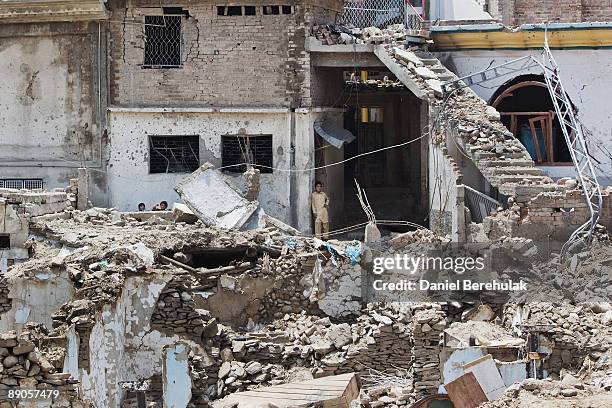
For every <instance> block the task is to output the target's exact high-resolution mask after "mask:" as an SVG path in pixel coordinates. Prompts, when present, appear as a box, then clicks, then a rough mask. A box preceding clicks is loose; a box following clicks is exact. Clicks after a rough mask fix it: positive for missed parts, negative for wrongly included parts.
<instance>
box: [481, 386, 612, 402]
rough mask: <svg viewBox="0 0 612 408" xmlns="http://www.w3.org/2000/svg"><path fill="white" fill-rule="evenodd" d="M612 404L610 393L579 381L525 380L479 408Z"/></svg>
mask: <svg viewBox="0 0 612 408" xmlns="http://www.w3.org/2000/svg"><path fill="white" fill-rule="evenodd" d="M611 402H612V394H610V393H602V391H601V389H597V388H593V387H589V386H585V385H584V384H582V383H581V382H580V381H571V382H569V381H567V382H566V381H550V380H535V379H527V380H524V381H522V382H521V383H518V384H515V385H513V386H511V387H510V388H509V389H508V390H506V392H505V393H504V395H503V396H502V397H501V398H499V399H497V400H495V401H490V402H485V403H484V404H481V405H479V408H520V407H527V406H534V407H567V408H570V407H572V408H573V407H580V408H605V407H609V406H610V403H611Z"/></svg>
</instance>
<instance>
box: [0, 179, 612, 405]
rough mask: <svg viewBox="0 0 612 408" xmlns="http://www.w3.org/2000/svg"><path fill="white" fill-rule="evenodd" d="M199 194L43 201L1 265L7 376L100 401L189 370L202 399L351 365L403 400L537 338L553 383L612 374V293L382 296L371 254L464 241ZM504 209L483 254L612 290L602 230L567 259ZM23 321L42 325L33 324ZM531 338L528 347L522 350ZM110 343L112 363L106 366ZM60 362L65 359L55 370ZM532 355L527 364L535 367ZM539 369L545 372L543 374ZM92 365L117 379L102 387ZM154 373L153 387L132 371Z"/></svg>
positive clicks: (518, 358)
mask: <svg viewBox="0 0 612 408" xmlns="http://www.w3.org/2000/svg"><path fill="white" fill-rule="evenodd" d="M206 171H210V170H204V172H206ZM215 174H216V176H213V177H212V178H216V177H218V176H220V177H222V175H219V174H218V173H216V172H215ZM219 180H220V181H222V182H223V183H225V181H224V179H221V178H219V179H218V181H219ZM226 185H227V184H226ZM234 192H235V193H236V194H237V195H238V196H239V198H240V200H243V201H244V202H245V203H246V202H248V203H249V204H248V205H252V204H255V205H256V201H253V202H251V201H248V200H246V198H244V197H242V195H240V193H237V192H236V191H235V190H234ZM194 197H195V196H194ZM241 202H242V201H241ZM190 211H191V210H190V209H186V208H184V207H182V206H174V207H173V211H159V212H156V213H155V214H147V213H121V212H118V211H116V210H115V209H105V208H96V207H92V208H89V209H87V210H85V211H78V210H74V209H72V210H70V211H66V212H62V213H58V214H53V215H44V216H39V217H34V218H32V219H31V220H30V222H29V223H28V234H29V237H30V240H31V242H32V245H31V246H30V248H29V256H30V259H28V260H27V261H24V262H21V263H16V264H15V265H13V266H11V268H10V269H9V270H8V271H7V274H6V275H4V276H2V277H1V278H0V313H1V314H2V315H3V319H2V322H4V323H3V324H5V325H7V326H9V325H10V327H11V328H14V329H15V333H9V334H6V333H5V334H2V335H0V352H2V347H4V348H6V349H7V350H8V352H7V353H6V354H5V355H4V356H3V358H4V361H3V362H2V363H3V367H4V369H3V370H4V371H3V372H2V373H0V374H2V376H3V377H2V379H3V380H0V382H3V383H4V384H5V385H7V386H12V385H11V384H14V383H15V381H16V382H17V384H15V385H22V384H21V383H22V382H24V381H25V382H24V384H26V383H27V384H30V382H31V383H32V384H33V382H34V381H36V382H37V383H36V384H37V386H38V385H39V384H49V385H52V386H56V387H66V389H68V388H69V389H70V390H72V391H74V392H75V393H76V392H78V397H77V396H74V395H72V394H69V395H68V396H70V397H71V398H77V402H75V404H78V403H81V401H84V400H85V399H90V400H92V403H93V404H94V406H119V404H120V401H123V402H121V403H125V404H127V406H136V403H137V400H138V398H141V399H142V398H143V397H144V398H146V400H147V402H150V403H160V402H161V401H162V400H164V399H166V398H167V397H168V395H167V394H168V393H169V391H168V390H172V389H173V388H172V386H171V384H170V383H169V381H178V379H179V378H181V379H182V380H181V381H180V383H181V384H183V385H181V388H180V390H179V389H178V388H177V389H176V391H173V392H175V393H176V395H175V396H177V397H178V394H179V393H180V398H187V399H189V400H190V401H191V403H192V404H193V406H198V407H206V406H211V405H213V406H217V405H218V404H221V405H219V406H226V404H230V405H232V406H234V405H235V404H236V403H239V404H242V403H244V399H243V397H244V396H245V395H246V396H252V395H255V394H257V395H264V394H262V393H265V392H266V390H267V389H268V390H269V388H268V387H278V386H281V388H279V389H283V390H285V389H288V388H287V387H289V386H288V385H286V384H288V383H291V382H296V381H309V380H313V379H314V380H315V381H316V380H320V379H321V380H322V379H329V378H331V376H338V375H343V374H347V377H346V378H349V377H350V378H357V377H359V376H361V378H362V379H363V389H362V390H361V392H360V391H359V384H358V383H357V385H356V386H355V389H353V390H352V391H351V392H353V393H352V394H351V398H354V402H353V403H352V404H353V405H352V406H354V407H356V406H363V407H383V406H388V407H393V406H395V407H399V406H410V405H411V404H413V403H415V402H416V401H418V400H420V399H422V398H428V397H430V396H432V395H434V394H437V393H438V391H439V387H440V386H441V385H443V384H445V383H447V382H448V381H447V378H445V376H447V375H448V373H447V372H446V371H445V369H444V367H445V364H446V363H447V361H455V359H457V356H456V355H455V354H453V353H455V352H457V351H459V352H465V353H466V355H468V356H471V357H470V358H469V359H468V361H463V363H469V362H470V361H472V360H474V359H478V358H481V357H482V356H486V355H487V354H492V355H493V356H494V359H493V360H491V361H492V362H493V363H494V365H495V367H497V368H498V369H499V374H500V375H501V378H502V379H504V381H505V380H506V379H507V378H510V377H512V375H514V374H517V372H518V371H520V370H523V371H525V369H524V368H525V366H526V364H525V363H526V361H527V360H526V359H529V358H535V355H537V356H538V360H532V361H536V363H535V364H536V365H537V364H543V365H542V370H545V372H546V373H547V375H549V376H550V377H551V378H553V379H559V380H560V379H564V381H565V382H564V384H563V386H562V387H560V388H559V392H558V394H557V395H558V396H560V397H563V398H566V399H568V400H571V399H572V398H577V397H580V395H581V393H582V392H584V391H585V390H586V389H587V387H599V389H600V390H604V391H605V390H606V389H610V387H611V386H612V382H610V380H609V378H610V375H609V372H610V361H611V360H610V355H609V350H610V349H611V347H610V346H611V345H612V344H611V342H612V335H611V326H610V322H611V321H612V317H611V316H612V306H610V304H609V303H607V302H605V301H604V300H603V299H602V300H601V301H598V302H591V303H582V304H577V305H561V306H560V305H559V304H554V305H553V304H544V303H533V302H530V303H528V304H525V303H524V302H516V301H514V300H512V299H510V300H509V299H508V298H506V299H505V300H504V302H502V303H501V304H493V303H489V304H488V303H483V302H485V300H484V299H487V297H486V294H483V293H479V297H480V298H479V300H478V302H475V301H471V300H470V301H467V300H459V301H448V300H445V301H440V302H437V303H432V302H431V301H427V302H419V301H414V300H413V301H411V302H400V301H392V300H388V301H384V302H383V301H380V302H379V301H370V299H368V295H364V294H363V292H362V288H363V287H362V286H361V282H362V279H363V280H365V279H369V278H370V276H368V275H369V273H368V269H367V268H369V264H370V263H371V262H372V258H373V256H378V255H382V256H384V255H386V254H393V256H395V255H396V254H400V253H415V254H428V253H430V251H440V253H445V251H450V250H451V249H452V247H453V245H452V244H453V243H452V241H451V240H450V238H449V237H448V236H440V235H439V234H436V233H434V232H432V231H430V230H427V229H418V230H415V231H411V232H407V233H402V234H380V236H379V235H378V234H376V231H374V232H372V231H370V233H369V234H368V235H369V237H370V238H372V237H374V238H375V239H369V241H368V242H369V245H368V244H365V243H363V242H360V241H340V240H329V241H322V240H319V239H316V238H309V237H304V236H302V235H301V234H299V232H298V231H296V230H295V229H293V228H291V227H289V226H287V225H286V224H284V223H282V222H280V221H278V220H276V219H274V218H272V217H268V216H265V215H264V216H262V220H263V223H262V225H261V226H258V227H257V228H256V229H254V230H248V231H238V230H235V229H227V228H219V227H216V226H207V225H205V224H204V222H203V221H202V220H201V219H198V220H195V219H194V218H193V217H192V216H191V214H189V212H190ZM190 216H191V218H190ZM503 217H504V214H503V213H502V212H500V214H497V215H496V216H494V217H491V219H490V220H489V221H487V222H486V223H483V226H481V227H480V228H481V229H479V230H478V231H476V232H477V234H475V235H477V237H476V238H477V239H476V238H474V241H476V242H473V244H475V245H476V247H475V249H473V251H475V253H478V251H481V250H485V249H486V250H493V251H495V252H494V256H493V259H494V260H496V262H498V261H499V262H505V263H506V264H505V265H506V269H500V271H503V272H500V273H507V274H512V273H519V272H516V271H517V270H519V269H521V268H522V269H521V271H520V273H528V274H531V275H532V276H531V281H530V282H540V283H541V284H542V285H547V284H548V287H546V290H545V289H544V288H545V286H542V288H543V289H542V292H544V293H545V294H546V295H547V296H551V297H553V296H555V290H558V291H559V293H563V291H568V290H575V291H578V289H577V288H574V287H573V286H571V285H575V284H574V283H565V282H561V281H557V278H556V276H557V275H558V274H561V276H563V278H564V279H566V278H567V277H573V276H581V275H588V276H590V277H595V278H596V279H597V282H598V284H597V285H594V287H592V288H589V289H588V290H590V291H592V292H593V293H600V294H604V293H606V294H607V292H606V290H607V287H608V286H609V285H607V282H608V276H609V275H610V274H609V273H608V272H609V271H608V269H609V265H608V264H609V263H610V262H609V261H610V259H612V255H610V254H609V245H606V244H607V242H606V241H603V240H601V241H597V242H596V243H595V244H594V245H593V247H592V249H591V250H590V252H586V251H585V252H584V253H577V254H576V255H575V257H573V258H570V259H568V260H566V261H563V262H561V261H559V260H558V259H556V258H553V261H547V262H542V263H541V264H540V263H537V262H536V260H537V259H538V256H539V255H538V254H540V249H539V248H538V247H537V246H536V245H535V243H534V242H533V240H531V239H527V238H524V237H517V236H511V235H510V234H507V232H508V231H507V230H505V229H504V228H503V226H504V225H505V224H504V223H503V222H501V221H500V222H499V223H497V221H496V220H505V218H503ZM485 228H488V231H487V233H485V232H484V231H483V229H485ZM379 232H381V231H379ZM487 234H488V235H487ZM490 236H495V239H490V238H489V237H490ZM480 238H482V239H480ZM487 239H488V240H487ZM438 247H439V248H438ZM470 250H472V249H469V248H468V249H466V251H470ZM373 254H375V255H373ZM531 267H533V269H532V268H531ZM567 279H569V278H567ZM569 280H571V279H569ZM551 282H552V283H551ZM60 284H61V285H63V286H57V285H60ZM556 286H558V288H557V287H556ZM602 290H603V292H602ZM40 293H59V294H61V296H59V295H54V296H53V297H49V298H48V303H46V304H45V305H44V306H41V305H40V304H38V303H36V302H34V301H32V299H34V298H37V297H38V296H40V295H39V294H40ZM45 296H47V295H45ZM577 296H578V295H577ZM581 299H582V297H581ZM24 316H25V317H24ZM5 317H6V318H5ZM28 320H32V321H38V325H36V326H29V324H30V323H27V321H28ZM13 321H15V322H22V323H15V324H13V323H12V322H13ZM43 324H44V326H43ZM24 333H26V334H27V333H30V334H27V336H29V337H20V336H26V335H25V334H24ZM534 336H538V337H537V338H538V341H537V343H535V342H534V341H533V339H534ZM75 339H78V341H76V340H75ZM115 339H116V340H115ZM1 344H4V346H2V345H1ZM41 344H42V345H43V346H41ZM534 344H537V347H535V346H533V345H534ZM179 346H181V347H183V346H185V347H187V348H186V349H188V351H185V352H180V353H179V352H176V353H174V354H172V355H173V356H175V358H176V361H174V363H173V364H174V365H173V366H172V367H171V369H169V368H168V366H167V365H168V364H170V362H168V359H167V356H168V355H169V353H170V352H169V350H174V351H177V350H179ZM33 347H34V348H33ZM529 347H531V348H529ZM527 348H529V350H528V352H527V357H524V356H523V355H519V354H518V351H517V350H519V349H527ZM534 348H535V349H534ZM102 350H104V352H103V353H106V354H105V355H106V356H107V357H105V360H104V361H105V364H106V365H107V369H106V370H105V371H104V372H103V373H102V372H100V371H96V370H99V367H100V361H101V360H100V356H101V354H100V353H102ZM115 350H116V351H115ZM32 353H34V354H32ZM37 353H38V354H37ZM495 353H498V354H495ZM31 354H32V356H34V357H33V358H35V360H36V361H38V362H36V361H34V360H30V359H29V356H30V355H31ZM39 354H40V355H39ZM449 354H450V355H452V356H454V357H452V359H451V358H450V357H449ZM24 356H27V358H26V357H24ZM119 356H121V357H119ZM164 356H166V357H164ZM449 359H450V360H449ZM500 359H502V360H503V361H502V360H500ZM26 360H27V361H26ZM45 361H46V362H45ZM124 361H125V363H124ZM28 362H29V363H28ZM493 363H492V364H493ZM489 365H490V364H489ZM36 366H38V367H40V370H41V371H40V372H38V373H37V372H36V370H37V368H34V369H33V370H34V371H32V376H29V374H28V373H29V372H30V370H32V367H36ZM50 366H52V367H53V370H55V371H52V370H51V369H49V373H50V374H49V375H46V376H45V372H44V370H43V368H44V367H50ZM13 367H18V368H13ZM19 367H21V368H19ZM64 367H67V368H66V369H64ZM75 367H77V368H78V369H75ZM132 367H139V369H138V371H137V370H134V369H133V368H132ZM181 367H182V368H181ZM516 367H519V369H520V370H519V369H517V368H516ZM179 368H180V369H181V370H183V371H182V372H180V373H179V372H175V371H176V370H178V369H179ZM45 369H46V368H45ZM19 370H24V371H25V375H23V376H22V374H23V372H22V371H19ZM64 370H66V371H64ZM515 370H518V371H515ZM464 371H465V372H462V373H461V375H463V374H465V373H466V372H468V371H469V370H468V369H465V370H464ZM523 371H521V372H520V373H519V374H520V375H517V377H516V378H520V379H522V378H526V377H527V372H523ZM68 372H69V373H70V374H68ZM171 372H174V374H170V373H171ZM538 372H544V371H535V372H530V373H531V374H529V375H530V376H531V377H536V376H538V375H539V374H537V373H538ZM58 373H59V374H58ZM119 373H127V374H126V375H123V374H122V375H119ZM508 373H510V374H508ZM51 374H52V375H51ZM476 374H478V373H475V374H474V375H475V377H477V375H476ZM11 375H12V376H11ZM71 375H72V376H75V377H71ZM94 375H95V376H96V381H97V384H99V387H103V389H104V390H105V391H104V392H100V393H98V392H94V390H92V389H91V388H90V386H89V384H91V381H92V376H94ZM173 375H174V376H175V377H173ZM355 375H357V377H354V376H355ZM4 376H7V377H6V378H5V377H4ZM508 376H510V377H508ZM512 378H515V377H512ZM184 379H191V383H189V381H184ZM448 379H450V377H448ZM28 381H29V382H28ZM7 382H8V383H10V384H6V383H7ZM60 382H61V383H60ZM141 383H142V384H144V383H146V384H147V386H146V387H145V388H146V389H145V388H143V387H139V386H136V385H134V386H128V385H126V384H141ZM509 385H510V384H506V383H504V387H507V386H509ZM583 385H584V387H583V388H580V387H582V386H583ZM485 388H486V387H485ZM485 388H483V390H485ZM164 390H165V391H164ZM574 390H577V391H576V392H577V395H574ZM283 392H284V391H283ZM484 392H488V390H485V391H484ZM164 393H165V394H164ZM241 393H248V394H241ZM600 394H601V393H600V392H599V391H598V392H597V393H596V394H594V396H599V395H600ZM102 395H104V397H102ZM173 395H174V394H173ZM281 395H282V394H281ZM108 398H110V399H112V401H111V400H110V399H108ZM226 398H227V399H226ZM236 398H237V399H238V400H240V401H237V400H236V401H235V399H236ZM241 398H242V399H241ZM313 398H314V396H313ZM441 398H442V397H441ZM444 398H446V397H444ZM505 398H506V397H505V396H502V397H500V398H499V399H498V400H496V401H495V402H489V403H498V402H500V401H505ZM166 400H167V399H166ZM109 401H110V402H109ZM130 404H131V405H130ZM74 406H78V405H74Z"/></svg>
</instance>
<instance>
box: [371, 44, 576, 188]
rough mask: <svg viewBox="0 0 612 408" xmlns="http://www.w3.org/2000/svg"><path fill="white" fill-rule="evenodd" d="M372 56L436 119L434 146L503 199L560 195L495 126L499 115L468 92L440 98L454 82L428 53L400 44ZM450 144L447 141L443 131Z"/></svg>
mask: <svg viewBox="0 0 612 408" xmlns="http://www.w3.org/2000/svg"><path fill="white" fill-rule="evenodd" d="M375 54H376V55H377V56H378V58H379V59H380V60H381V61H382V62H383V63H384V64H385V65H386V66H387V68H388V69H389V70H390V71H391V72H392V73H393V74H394V75H395V76H396V77H397V78H398V79H399V80H400V81H402V83H403V84H404V85H405V86H406V87H407V88H408V89H410V90H411V91H412V92H413V93H414V94H415V95H416V96H417V97H419V98H421V99H423V100H427V101H428V102H429V104H430V109H431V110H432V111H436V110H437V111H438V112H439V117H438V119H439V120H438V121H436V122H437V123H434V125H435V126H434V128H433V129H431V130H432V132H431V135H430V136H431V139H432V141H433V142H434V143H437V144H441V143H456V145H457V148H458V150H459V151H460V153H461V154H463V155H464V156H465V157H466V158H468V159H469V160H471V161H472V162H473V163H474V165H475V166H476V168H478V170H479V171H480V172H481V173H482V175H483V176H484V178H485V179H486V180H487V181H488V182H489V183H490V184H491V185H492V186H493V187H496V188H497V189H498V191H499V192H500V193H501V194H504V195H507V196H515V195H517V188H519V187H520V191H521V194H520V196H521V198H522V199H524V200H528V199H529V198H533V197H535V196H537V194H539V193H541V192H544V191H558V190H563V189H564V187H563V186H559V185H557V184H555V183H553V182H552V180H551V179H550V178H549V177H547V176H545V175H544V174H543V173H542V171H541V170H540V169H538V168H537V167H535V164H534V162H533V160H532V159H531V156H529V153H528V152H527V150H526V149H525V148H524V147H523V145H522V144H521V143H520V142H519V141H518V140H517V139H516V138H515V137H514V135H513V134H512V133H511V132H509V131H508V130H507V129H506V128H505V127H504V126H503V124H502V123H501V122H500V121H499V113H498V112H497V111H496V110H495V109H494V108H492V107H490V106H488V105H487V103H486V102H485V101H484V100H482V99H481V98H480V97H478V96H477V95H476V94H475V93H474V92H473V91H472V90H471V89H469V88H462V89H456V90H453V91H452V92H451V93H450V94H449V96H448V97H447V98H446V99H445V98H443V92H442V87H441V85H442V83H444V82H447V81H453V80H457V79H458V78H457V76H456V75H455V74H454V73H453V72H451V71H450V70H448V69H447V68H446V67H445V66H444V65H443V64H442V63H441V62H440V60H438V59H437V58H436V57H435V56H434V55H433V54H431V53H429V52H427V51H424V50H420V49H415V50H409V49H406V47H405V46H404V45H399V44H392V45H389V44H384V45H379V46H377V47H376V49H375ZM449 130H450V134H451V136H450V137H451V139H452V141H449V140H447V136H446V133H445V131H449Z"/></svg>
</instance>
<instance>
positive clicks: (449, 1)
mask: <svg viewBox="0 0 612 408" xmlns="http://www.w3.org/2000/svg"><path fill="white" fill-rule="evenodd" d="M482 3H484V2H483V1H479V0H430V1H429V4H428V8H429V15H428V19H429V20H431V21H434V20H490V19H491V15H490V14H489V13H487V12H486V11H484V10H483V4H482Z"/></svg>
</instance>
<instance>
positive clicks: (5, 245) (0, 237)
mask: <svg viewBox="0 0 612 408" xmlns="http://www.w3.org/2000/svg"><path fill="white" fill-rule="evenodd" d="M10 248H11V236H10V235H9V234H0V249H10Z"/></svg>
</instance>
